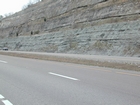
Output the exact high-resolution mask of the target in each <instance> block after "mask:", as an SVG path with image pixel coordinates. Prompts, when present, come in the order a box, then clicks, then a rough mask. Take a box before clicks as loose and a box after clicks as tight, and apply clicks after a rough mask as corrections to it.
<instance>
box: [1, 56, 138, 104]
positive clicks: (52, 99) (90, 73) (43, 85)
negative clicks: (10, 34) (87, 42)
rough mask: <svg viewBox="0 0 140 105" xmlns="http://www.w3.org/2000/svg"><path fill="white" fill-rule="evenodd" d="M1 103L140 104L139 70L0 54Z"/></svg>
mask: <svg viewBox="0 0 140 105" xmlns="http://www.w3.org/2000/svg"><path fill="white" fill-rule="evenodd" d="M0 105H140V72H134V71H127V70H125V71H124V70H117V69H110V68H101V67H93V66H85V65H77V64H70V63H59V62H52V61H41V60H34V59H25V58H16V57H9V56H3V55H0Z"/></svg>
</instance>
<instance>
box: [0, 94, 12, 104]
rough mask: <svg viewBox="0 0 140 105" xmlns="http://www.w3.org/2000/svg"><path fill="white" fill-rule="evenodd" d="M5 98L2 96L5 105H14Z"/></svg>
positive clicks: (0, 96) (0, 97) (0, 98)
mask: <svg viewBox="0 0 140 105" xmlns="http://www.w3.org/2000/svg"><path fill="white" fill-rule="evenodd" d="M4 99H5V97H4V96H3V95H1V94H0V100H1V101H2V102H3V103H4V104H5V105H13V104H12V103H11V102H10V101H8V100H4Z"/></svg>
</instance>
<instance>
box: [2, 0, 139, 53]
mask: <svg viewBox="0 0 140 105" xmlns="http://www.w3.org/2000/svg"><path fill="white" fill-rule="evenodd" d="M0 38H1V39H0V48H3V47H8V49H10V50H21V51H22V50H23V51H43V52H61V53H78V54H79V53H80V54H101V55H119V56H140V0H43V1H42V2H39V3H37V4H35V5H32V6H30V7H29V8H27V9H25V10H23V11H21V12H18V13H16V14H14V15H12V16H10V17H7V18H5V19H3V20H1V22H0Z"/></svg>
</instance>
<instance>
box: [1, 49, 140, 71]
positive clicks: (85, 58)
mask: <svg viewBox="0 0 140 105" xmlns="http://www.w3.org/2000/svg"><path fill="white" fill-rule="evenodd" d="M0 54H1V55H8V56H16V57H24V58H32V59H40V60H50V61H58V62H67V63H76V64H84V65H92V66H100V67H109V68H116V69H124V70H133V71H140V58H138V57H119V56H102V55H80V54H62V53H42V52H22V51H0Z"/></svg>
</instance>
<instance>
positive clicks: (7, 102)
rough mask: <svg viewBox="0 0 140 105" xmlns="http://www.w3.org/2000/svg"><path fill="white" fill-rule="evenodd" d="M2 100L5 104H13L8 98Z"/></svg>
mask: <svg viewBox="0 0 140 105" xmlns="http://www.w3.org/2000/svg"><path fill="white" fill-rule="evenodd" d="M2 102H3V103H4V104H5V105H13V104H12V103H11V102H10V101H8V100H2Z"/></svg>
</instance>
